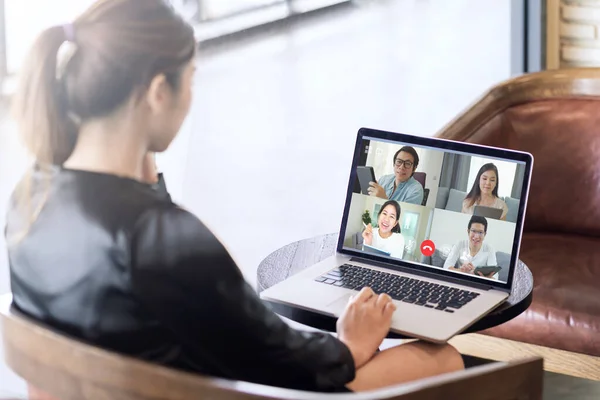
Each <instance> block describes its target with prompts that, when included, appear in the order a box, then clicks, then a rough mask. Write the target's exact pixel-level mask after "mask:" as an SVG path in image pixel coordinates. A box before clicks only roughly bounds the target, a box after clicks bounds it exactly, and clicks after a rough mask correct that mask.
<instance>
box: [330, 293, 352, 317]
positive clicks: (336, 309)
mask: <svg viewBox="0 0 600 400" xmlns="http://www.w3.org/2000/svg"><path fill="white" fill-rule="evenodd" d="M350 297H352V293H346V294H344V295H342V296H341V297H340V298H338V299H337V300H334V301H333V302H331V303H329V305H327V309H328V310H329V311H331V312H332V313H334V314H335V315H336V316H338V317H339V316H340V315H341V314H342V312H343V311H344V309H345V308H346V306H347V305H348V302H349V301H350Z"/></svg>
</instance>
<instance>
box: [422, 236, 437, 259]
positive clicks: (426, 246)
mask: <svg viewBox="0 0 600 400" xmlns="http://www.w3.org/2000/svg"><path fill="white" fill-rule="evenodd" d="M434 251H435V244H434V243H433V242H432V241H431V240H425V241H423V243H421V253H423V255H424V256H425V257H431V256H432V255H433V252H434Z"/></svg>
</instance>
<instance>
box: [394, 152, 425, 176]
mask: <svg viewBox="0 0 600 400" xmlns="http://www.w3.org/2000/svg"><path fill="white" fill-rule="evenodd" d="M401 152H405V153H408V154H410V155H411V156H412V157H413V159H414V163H413V171H412V174H411V175H410V176H411V177H412V176H413V175H414V174H415V171H416V169H417V167H418V166H419V155H418V154H417V151H416V150H415V148H414V147H412V146H404V147H402V148H401V149H400V150H398V151H397V152H396V154H394V161H393V162H394V163H395V162H396V157H398V154H400V153H401Z"/></svg>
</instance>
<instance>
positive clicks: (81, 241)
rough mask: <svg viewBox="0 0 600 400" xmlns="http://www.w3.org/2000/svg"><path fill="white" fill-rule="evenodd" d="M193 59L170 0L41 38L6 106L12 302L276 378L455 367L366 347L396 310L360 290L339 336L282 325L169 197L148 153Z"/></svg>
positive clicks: (440, 356)
mask: <svg viewBox="0 0 600 400" xmlns="http://www.w3.org/2000/svg"><path fill="white" fill-rule="evenodd" d="M195 54H196V43H195V40H194V31H193V29H192V27H191V26H190V25H188V24H187V23H186V22H185V21H183V20H182V19H181V17H179V16H178V15H177V14H176V13H175V11H174V10H173V8H172V7H171V6H170V5H169V4H168V2H167V1H166V0H99V1H97V2H96V3H94V4H93V5H92V6H91V7H90V8H89V9H88V10H87V11H85V12H84V13H83V14H82V15H81V16H79V17H78V18H77V19H76V20H74V21H73V22H72V23H70V24H66V25H64V26H56V27H51V28H49V29H47V30H45V31H43V32H42V33H41V34H40V35H39V37H38V38H37V40H36V42H35V44H34V45H33V48H32V49H31V51H30V53H29V57H28V59H27V60H26V63H25V65H24V67H23V69H22V72H21V79H20V82H21V83H20V86H19V89H18V95H17V97H16V98H15V103H14V116H15V118H16V122H17V126H18V129H19V131H20V133H21V135H22V137H23V142H24V144H25V146H26V147H27V149H28V150H29V152H30V153H31V155H32V157H33V161H34V162H33V164H32V166H31V168H30V170H29V171H28V172H27V173H26V174H25V176H24V177H23V179H22V181H21V182H20V184H19V185H18V187H17V188H16V189H15V191H14V194H13V196H12V198H11V203H10V206H9V210H8V216H7V226H6V230H5V232H6V236H7V243H8V256H9V265H10V272H11V286H12V294H13V305H14V307H15V308H16V309H18V310H20V311H21V312H23V313H25V314H27V315H29V316H30V317H31V318H33V319H35V320H38V321H40V322H41V323H43V324H45V325H46V326H50V327H52V328H54V329H56V330H57V331H58V332H64V333H66V334H68V335H70V336H71V337H76V338H79V339H80V340H82V341H85V342H87V343H90V344H92V345H95V346H99V347H102V348H104V349H108V350H111V351H115V352H119V353H122V354H127V355H130V356H134V357H139V358H141V359H144V360H147V361H150V362H156V363H160V364H162V365H166V366H169V367H172V368H178V369H182V370H185V371H191V372H195V373H199V374H203V375H211V376H217V377H223V378H228V379H234V380H242V381H249V382H257V383H263V384H267V385H273V386H280V387H289V388H297V389H304V390H314V391H347V390H366V389H373V388H376V387H381V386H386V385H390V384H394V383H399V382H403V381H407V380H411V379H417V378H421V377H424V376H430V375H434V374H439V373H443V372H447V371H451V370H455V369H459V368H462V360H461V358H460V355H459V354H458V353H457V352H456V351H455V350H454V349H453V348H451V347H449V346H435V345H429V344H424V343H410V344H407V345H403V346H399V347H395V348H392V349H388V350H385V351H382V352H379V353H377V354H376V350H377V348H378V346H379V345H380V344H381V342H382V339H383V338H384V337H385V336H386V334H387V332H388V330H389V326H390V321H391V313H392V312H393V309H394V305H393V303H392V301H391V298H390V297H389V296H387V295H376V294H375V293H374V292H373V291H372V290H371V289H368V288H365V289H364V290H363V291H361V292H360V293H359V294H358V295H357V296H355V298H354V299H353V300H352V302H351V304H350V305H349V307H348V308H347V310H346V312H345V313H344V315H342V317H341V318H340V319H339V321H338V335H337V337H335V336H333V335H329V334H326V333H321V332H311V333H308V332H302V331H298V330H295V329H292V328H291V327H290V326H288V325H287V324H286V323H284V322H283V321H282V320H281V319H280V318H279V317H278V316H277V315H276V314H274V313H273V312H272V311H271V310H270V309H269V308H267V307H266V306H265V305H263V303H262V302H261V301H260V299H259V298H258V296H257V295H256V293H255V292H254V290H253V289H252V287H251V286H249V285H248V284H247V283H246V282H245V281H244V279H243V275H242V274H241V272H240V270H239V269H238V267H237V265H236V264H235V262H234V261H233V259H232V258H231V256H230V255H229V253H228V252H227V250H226V249H225V247H224V246H223V245H222V244H221V243H220V242H219V241H218V240H217V239H216V238H215V236H214V235H213V234H212V233H211V232H210V231H209V230H208V229H207V228H206V226H205V225H204V224H203V223H202V222H201V221H200V220H198V218H197V217H195V216H194V215H192V214H191V213H189V212H188V211H186V210H184V209H182V208H180V207H178V206H177V205H176V204H174V203H173V202H172V201H171V198H170V196H169V195H168V193H167V192H166V189H165V185H163V184H161V183H164V182H162V179H160V177H159V175H158V174H157V172H156V169H155V167H154V163H153V154H154V153H156V152H162V151H165V150H166V149H167V148H168V147H169V145H170V143H171V142H172V140H173V139H174V137H175V136H176V134H177V132H178V131H179V129H180V127H181V125H182V123H183V120H184V118H185V117H186V115H187V113H188V111H189V109H190V104H191V98H192V81H193V76H194V71H195V66H194V60H195ZM156 183H159V184H158V185H157V184H156Z"/></svg>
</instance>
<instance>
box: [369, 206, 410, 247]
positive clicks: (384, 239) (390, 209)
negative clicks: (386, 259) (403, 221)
mask: <svg viewBox="0 0 600 400" xmlns="http://www.w3.org/2000/svg"><path fill="white" fill-rule="evenodd" d="M400 213H401V210H400V204H398V202H397V201H395V200H388V201H386V202H385V203H383V205H382V206H381V209H380V210H379V214H377V225H378V228H373V226H372V225H371V224H369V225H367V227H366V229H365V230H364V231H363V234H362V236H363V239H364V242H363V243H364V244H368V245H369V246H373V247H375V248H377V249H379V250H383V251H386V252H388V253H390V256H391V257H395V258H402V256H403V255H404V237H403V236H402V234H401V233H400Z"/></svg>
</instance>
